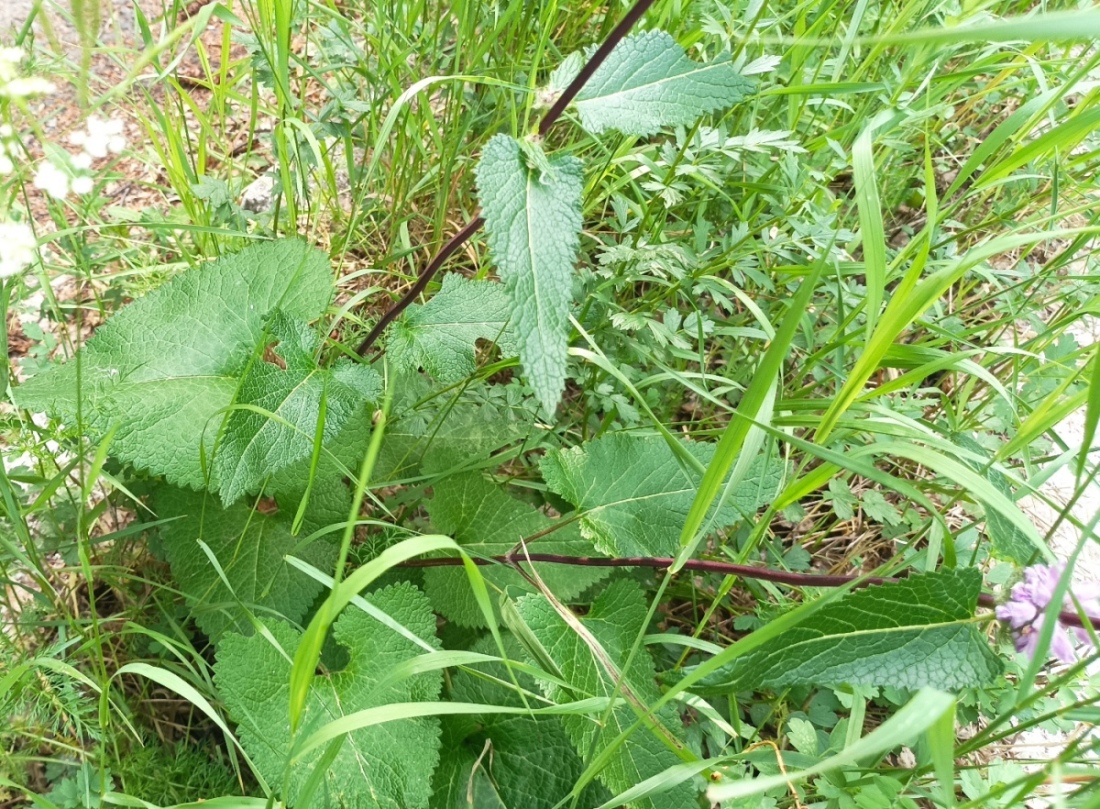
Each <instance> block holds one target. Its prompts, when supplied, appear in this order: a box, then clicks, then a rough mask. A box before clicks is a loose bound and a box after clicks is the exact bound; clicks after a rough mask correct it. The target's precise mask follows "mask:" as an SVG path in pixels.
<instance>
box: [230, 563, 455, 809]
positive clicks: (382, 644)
mask: <svg viewBox="0 0 1100 809" xmlns="http://www.w3.org/2000/svg"><path fill="white" fill-rule="evenodd" d="M370 600H371V602H372V603H373V604H374V605H375V606H376V607H378V608H379V609H380V610H382V611H383V612H385V613H386V614H388V615H389V616H391V617H392V618H394V619H396V620H397V621H399V622H400V623H401V624H402V625H403V626H404V627H405V628H406V629H408V630H410V631H411V632H413V633H415V634H416V635H418V636H419V637H421V638H423V639H424V640H426V641H429V642H431V643H432V644H433V645H435V646H438V641H436V639H435V616H434V615H432V611H431V607H430V606H429V604H428V600H427V598H426V597H425V596H424V595H423V593H421V592H420V591H419V590H417V589H416V588H415V587H413V586H412V585H410V584H399V585H393V586H390V587H387V588H385V589H383V590H381V591H379V592H377V593H374V594H372V595H371V596H370ZM269 628H270V630H271V634H272V635H273V636H274V637H275V639H276V640H277V641H278V642H279V644H280V646H281V647H282V651H279V650H278V649H276V648H275V647H274V646H273V645H272V644H271V643H270V642H269V641H268V640H267V639H266V638H265V637H264V636H263V635H260V634H256V635H252V636H251V637H243V636H241V635H236V634H229V635H226V637H225V638H224V639H223V640H222V642H221V644H220V645H219V647H218V660H217V663H216V664H215V668H214V670H215V676H216V682H217V685H218V688H219V689H220V691H221V694H222V698H223V699H224V700H225V704H226V706H227V708H228V709H229V713H230V715H231V716H232V717H234V718H235V719H236V720H237V721H238V722H239V727H238V735H239V737H240V739H241V743H242V745H243V746H244V748H245V750H247V751H248V752H249V754H250V755H251V756H252V759H253V761H254V762H255V763H256V766H257V768H258V769H259V771H260V773H261V774H262V775H263V776H264V778H265V779H266V780H267V781H268V782H269V783H271V784H273V785H281V784H283V773H284V769H285V767H286V766H287V759H288V754H289V752H290V744H291V732H290V720H289V717H288V714H287V705H288V704H289V701H290V693H289V685H288V683H289V674H290V661H289V659H288V657H287V656H290V657H293V655H294V652H295V650H296V648H297V645H298V641H299V638H300V633H299V632H297V631H296V630H295V629H293V628H291V627H290V626H289V625H287V624H284V623H281V622H274V623H271V624H270V625H269ZM333 637H334V638H335V640H336V642H337V643H338V644H340V645H341V646H343V647H344V648H345V649H346V650H347V653H348V663H347V665H346V666H345V667H344V668H343V669H341V670H340V671H334V672H329V673H327V675H325V676H319V677H316V678H314V680H313V684H312V685H311V686H310V690H309V694H308V697H307V701H306V706H305V711H304V714H303V718H302V724H301V726H300V728H299V733H300V734H302V736H303V737H306V736H309V735H310V734H311V733H312V732H313V731H316V730H318V729H319V728H321V727H322V726H324V725H327V724H328V723H330V722H332V721H334V720H338V719H340V718H341V717H344V716H346V715H348V714H351V713H354V712H355V711H360V710H364V709H367V708H372V707H376V706H382V705H389V704H392V703H400V702H425V701H433V700H435V699H437V698H438V696H439V691H440V687H441V683H442V674H441V673H440V672H439V671H430V672H423V673H420V674H415V675H413V676H410V677H407V678H405V679H402V680H400V681H398V682H389V683H384V682H382V681H383V680H384V679H385V678H386V675H387V674H388V673H389V672H390V671H391V670H392V669H393V668H394V667H396V666H398V665H400V664H402V663H404V662H405V661H408V660H410V659H411V658H413V657H416V656H418V655H420V654H422V653H423V650H422V649H421V648H420V647H419V646H417V645H416V644H414V643H413V642H412V641H410V640H409V639H408V638H405V637H402V636H401V635H400V634H398V633H397V632H395V631H393V630H392V629H389V628H387V627H386V626H384V625H383V624H381V623H379V622H378V621H376V620H375V619H374V618H371V617H370V616H369V615H367V614H366V613H365V612H362V611H361V610H357V609H349V610H346V611H344V612H343V613H342V614H341V615H340V617H339V618H338V619H337V620H336V623H335V624H334V626H333ZM284 653H285V655H284ZM322 755H323V751H322V750H320V749H318V750H314V751H311V753H309V754H306V755H305V756H304V757H303V759H302V760H299V761H297V762H296V763H295V764H293V765H291V771H290V773H289V789H288V793H287V794H285V795H282V798H283V800H284V802H285V803H286V804H287V805H291V806H293V805H295V804H297V803H298V800H297V799H298V795H299V792H300V791H301V789H302V787H303V786H304V784H305V782H306V780H307V779H308V778H309V775H310V772H311V770H312V769H313V767H314V765H316V763H317V762H318V761H319V760H320V759H321V757H322ZM438 761H439V720H438V719H435V718H413V719H401V720H397V721H392V722H386V723H383V724H377V725H373V726H371V727H367V728H361V729H359V730H356V731H353V732H352V733H350V734H349V735H348V736H347V737H346V738H345V739H344V741H343V744H342V745H341V746H340V749H339V752H338V753H337V754H336V758H335V760H334V761H333V762H332V763H331V764H330V765H329V766H328V768H327V771H326V772H325V774H324V778H323V781H322V784H321V786H320V787H319V789H318V791H317V792H316V793H315V794H314V800H315V801H318V802H320V803H321V804H322V805H324V806H330V807H362V809H367V808H368V807H370V809H374V808H375V807H385V809H420V807H426V806H427V805H428V799H429V797H430V795H431V788H430V783H431V774H432V771H433V770H434V769H435V766H436V763H437V762H438ZM314 805H316V804H314Z"/></svg>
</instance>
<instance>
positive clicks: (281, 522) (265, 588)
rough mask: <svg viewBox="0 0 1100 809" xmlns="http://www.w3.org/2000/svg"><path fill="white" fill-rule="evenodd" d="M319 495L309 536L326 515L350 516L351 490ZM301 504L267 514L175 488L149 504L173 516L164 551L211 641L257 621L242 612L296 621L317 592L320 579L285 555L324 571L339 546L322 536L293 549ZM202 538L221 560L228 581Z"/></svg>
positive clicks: (164, 533) (164, 489) (160, 490)
mask: <svg viewBox="0 0 1100 809" xmlns="http://www.w3.org/2000/svg"><path fill="white" fill-rule="evenodd" d="M336 485H338V486H339V485H341V484H336ZM314 495H315V496H314V497H312V498H311V509H310V511H311V512H313V513H312V515H311V516H312V520H311V521H310V522H309V523H308V524H307V526H306V533H307V534H308V533H309V531H310V530H311V529H312V528H314V527H320V525H318V523H319V522H321V521H324V522H325V523H327V522H329V521H333V522H335V521H336V520H342V519H346V517H347V506H346V505H344V500H346V499H347V492H346V489H345V490H344V491H343V492H332V493H329V492H328V491H317V492H315V493H314ZM325 495H329V496H328V497H326V496H325ZM296 505H297V503H296V502H294V499H293V498H290V499H289V500H288V506H291V508H288V509H287V511H285V512H284V511H280V512H279V513H276V514H270V515H269V514H263V513H261V512H259V511H253V510H252V509H251V508H250V507H249V506H246V505H244V504H241V503H238V504H236V505H232V506H229V507H228V508H223V507H222V506H221V504H220V503H218V502H217V501H216V500H215V499H214V498H212V497H210V496H208V495H206V494H203V493H198V492H193V491H189V490H186V489H179V488H176V487H174V486H159V487H157V489H156V490H155V491H154V494H153V498H152V506H153V508H154V510H155V511H156V514H157V516H158V517H159V518H161V519H169V520H172V521H171V522H168V523H165V524H164V525H163V526H162V527H161V529H160V541H161V544H162V546H163V549H164V555H165V557H166V558H167V559H168V564H169V565H170V566H171V568H172V575H173V576H174V577H175V579H176V583H177V585H178V586H179V589H180V590H181V591H182V592H183V593H184V594H185V595H186V596H187V600H188V602H189V603H190V604H191V610H192V613H193V615H194V617H195V623H196V624H198V625H199V628H200V629H202V631H203V632H205V633H206V634H207V635H209V636H210V637H211V638H212V639H214V640H218V639H219V638H220V637H221V636H222V634H223V633H224V632H226V631H227V630H234V631H237V632H242V633H250V632H251V631H252V625H251V623H250V621H249V619H248V615H247V613H246V612H245V610H248V611H250V612H251V613H252V614H254V615H256V616H257V617H259V618H262V619H268V618H271V617H273V616H281V617H283V618H286V619H287V620H288V621H295V622H296V621H299V620H301V619H302V618H303V617H304V616H305V614H306V610H308V609H309V607H310V605H311V604H312V603H313V601H314V599H315V598H316V597H317V596H318V595H319V594H320V592H321V589H322V587H321V585H320V584H319V583H317V582H315V581H314V580H313V579H311V578H309V577H308V576H306V575H305V574H304V573H302V572H301V571H299V570H297V569H295V568H293V567H291V566H290V565H289V564H287V562H286V561H285V559H284V557H285V556H286V555H287V554H289V553H292V552H293V553H294V554H295V555H296V556H298V557H299V558H301V559H303V560H304V561H306V562H309V563H310V564H312V565H314V566H315V567H317V568H319V569H321V570H332V568H333V566H334V565H335V564H336V556H337V550H336V546H335V545H334V544H333V543H332V541H331V540H323V539H322V540H317V541H314V542H312V543H310V544H309V545H308V546H306V547H305V548H302V549H301V550H295V547H296V546H297V544H298V542H299V540H301V539H302V536H297V537H295V536H292V535H291V533H290V526H291V517H292V515H293V514H294V509H293V508H292V507H293V506H296ZM325 505H327V506H328V508H327V509H326V508H325ZM337 509H342V511H343V513H342V514H341V513H339V511H337ZM334 512H335V513H334ZM172 518H178V519H172ZM199 540H202V541H203V542H205V543H206V545H207V546H208V547H209V548H210V550H211V552H212V553H213V554H214V557H215V558H216V559H217V560H218V564H219V565H220V566H221V568H222V572H223V573H224V574H225V578H226V579H227V580H228V582H229V585H230V586H229V587H226V584H225V582H223V581H222V579H221V577H220V576H219V575H218V571H217V569H216V568H215V567H214V565H213V563H212V562H211V561H210V558H209V557H208V556H207V555H206V553H205V552H204V551H203V549H202V547H201V546H200V545H199ZM230 588H231V589H230Z"/></svg>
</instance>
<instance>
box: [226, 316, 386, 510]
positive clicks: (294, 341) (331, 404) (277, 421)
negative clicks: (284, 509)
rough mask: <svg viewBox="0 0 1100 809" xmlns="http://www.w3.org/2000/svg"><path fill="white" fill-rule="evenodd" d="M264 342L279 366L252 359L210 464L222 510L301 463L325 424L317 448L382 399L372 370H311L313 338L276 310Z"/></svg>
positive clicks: (347, 365) (344, 364)
mask: <svg viewBox="0 0 1100 809" xmlns="http://www.w3.org/2000/svg"><path fill="white" fill-rule="evenodd" d="M267 326H268V334H267V337H268V339H269V340H272V341H274V342H275V344H276V345H275V346H274V353H275V354H276V355H277V357H278V358H279V359H281V361H282V362H281V363H278V362H276V361H270V362H269V361H266V360H263V359H259V358H257V359H255V360H254V361H253V362H252V363H251V364H250V365H249V367H248V370H247V371H246V372H245V375H244V379H243V380H242V381H241V385H240V389H239V390H238V393H237V396H236V399H235V402H234V403H235V404H237V405H248V406H249V407H242V408H237V409H235V410H234V411H233V412H232V414H231V415H230V417H229V420H228V422H227V423H226V426H225V434H224V435H223V436H222V439H221V443H220V444H219V446H218V452H217V455H216V456H215V460H214V472H215V475H214V477H215V480H216V481H217V485H218V492H219V494H221V496H222V499H223V500H224V501H225V502H226V503H227V504H228V503H232V502H234V501H235V500H237V499H238V498H239V497H241V496H242V495H245V494H250V493H253V492H256V491H257V490H258V489H259V488H260V486H261V484H262V483H263V482H264V481H265V480H267V479H268V478H269V477H271V475H273V474H275V473H277V472H279V471H280V470H282V469H285V468H287V467H289V466H290V465H291V464H294V463H295V462H297V461H300V460H301V459H303V458H306V457H308V456H309V455H310V454H311V452H312V451H313V445H314V437H315V432H316V430H317V428H318V425H319V423H320V422H321V421H322V419H323V420H324V425H323V428H322V437H323V438H322V440H323V441H325V442H331V441H332V439H333V438H334V437H335V436H336V435H337V433H338V432H339V431H340V430H341V429H342V428H343V426H344V425H345V424H347V423H348V421H349V419H351V418H352V416H354V415H356V414H358V413H359V412H360V410H361V408H362V407H363V404H364V402H368V401H374V400H376V399H377V398H378V396H379V395H380V394H381V392H382V380H381V377H379V375H378V372H377V371H375V370H374V369H372V368H370V367H368V366H365V365H360V364H358V363H353V362H351V361H349V360H347V359H340V360H338V361H337V362H336V363H335V365H333V367H332V368H321V367H319V366H318V365H317V358H316V352H317V349H318V347H319V345H320V340H319V339H318V338H317V335H316V334H315V333H314V332H313V331H312V330H311V329H310V328H309V327H308V326H306V325H305V324H304V323H301V322H299V321H293V320H290V319H289V318H288V317H286V315H285V314H283V312H282V311H281V310H275V311H274V312H272V313H271V315H270V317H269V318H268V321H267Z"/></svg>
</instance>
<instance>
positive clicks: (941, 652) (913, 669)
mask: <svg viewBox="0 0 1100 809" xmlns="http://www.w3.org/2000/svg"><path fill="white" fill-rule="evenodd" d="M981 584H982V577H981V573H980V572H979V571H978V570H977V569H975V568H964V569H961V570H943V571H939V572H936V573H924V574H920V575H913V576H910V577H909V578H907V579H904V580H902V581H900V582H897V583H894V584H883V585H879V586H875V587H868V588H866V589H864V590H857V591H855V592H853V593H849V594H847V595H845V596H844V597H843V598H841V599H840V600H839V601H837V602H836V603H833V604H826V605H825V606H824V607H822V608H821V609H820V610H818V611H817V612H816V613H814V614H813V615H812V616H811V617H810V618H808V619H806V620H805V621H803V622H802V623H801V624H799V625H798V626H796V627H795V628H793V629H791V630H789V631H788V632H784V633H783V634H781V635H779V636H778V637H776V638H774V639H773V640H771V641H768V642H767V643H765V644H764V645H763V646H761V647H760V648H758V649H756V650H754V651H752V652H750V653H748V654H746V655H744V656H743V657H740V658H738V659H737V660H736V662H734V663H733V664H732V665H731V666H729V667H727V668H725V669H721V670H719V671H718V672H715V673H714V674H713V675H711V676H710V677H708V678H706V679H705V680H703V682H702V684H701V685H700V686H697V687H696V688H695V689H693V690H698V691H700V692H723V693H728V692H730V691H739V690H747V689H759V688H770V689H778V688H784V687H787V686H791V685H800V684H815V685H842V684H851V685H892V686H897V687H898V688H908V689H917V688H922V687H925V686H929V687H931V688H937V689H941V690H944V691H957V690H959V689H960V688H967V687H970V686H976V685H981V684H982V683H987V682H989V681H990V680H992V679H993V678H994V677H995V676H996V675H997V674H998V673H1000V671H1001V663H1000V660H999V658H998V657H997V656H996V655H995V654H993V651H992V650H991V649H990V648H989V643H988V642H987V641H986V640H985V638H984V636H983V635H982V633H981V632H980V631H979V630H978V627H977V626H976V625H975V624H974V622H973V617H974V609H975V607H976V605H977V602H978V593H979V592H980V591H981Z"/></svg>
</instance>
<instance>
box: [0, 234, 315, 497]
mask: <svg viewBox="0 0 1100 809" xmlns="http://www.w3.org/2000/svg"><path fill="white" fill-rule="evenodd" d="M332 290H333V287H332V275H331V270H330V268H329V264H328V259H327V258H326V256H325V255H324V253H321V252H320V251H318V250H315V249H314V248H312V247H310V246H308V245H307V244H305V243H304V242H300V241H294V240H283V241H277V242H266V243H263V244H258V245H254V246H251V247H248V248H246V249H245V250H242V251H241V252H239V253H237V254H235V255H231V256H226V257H223V258H220V259H218V260H217V261H213V262H211V263H209V264H205V265H203V266H201V267H196V268H194V269H191V270H188V271H187V272H184V273H182V274H180V275H177V276H176V277H175V278H173V279H172V280H170V281H168V282H167V283H166V284H164V285H163V286H162V287H160V288H159V289H156V290H154V291H153V292H151V293H149V294H148V295H146V296H145V297H143V298H141V299H140V300H138V301H136V302H135V303H132V304H130V305H129V306H126V307H124V308H123V309H121V310H120V311H119V312H117V313H116V314H115V315H114V316H113V317H111V319H110V320H108V321H107V322H106V323H105V324H103V326H101V327H100V328H99V330H98V331H97V332H96V334H95V336H94V337H92V339H90V340H89V341H88V342H87V344H85V345H84V347H83V348H82V349H81V356H80V362H79V368H80V374H81V378H80V380H79V381H80V385H79V394H80V397H81V399H82V401H81V402H80V404H81V408H82V416H83V419H84V424H85V426H86V428H87V429H88V430H89V431H90V432H91V433H92V434H93V435H97V436H102V435H104V434H106V433H107V431H108V430H110V429H111V427H112V426H115V425H117V431H116V432H115V434H114V437H113V440H112V442H111V454H112V455H113V456H114V457H115V458H117V459H119V460H121V461H124V462H127V463H131V464H133V465H134V466H135V467H137V468H139V469H143V470H147V471H149V472H152V473H153V474H157V475H163V476H164V477H165V479H166V480H168V482H169V483H173V484H176V485H178V486H186V487H190V488H195V489H197V488H199V487H201V486H203V485H204V479H203V470H202V462H201V459H200V457H199V453H200V444H205V447H206V450H207V452H209V451H210V450H211V448H212V447H213V445H214V437H215V435H216V433H217V430H218V428H219V426H220V425H221V417H220V415H218V414H219V412H220V411H221V410H222V409H223V408H225V407H226V406H227V405H229V404H230V402H231V401H232V399H233V394H234V392H235V391H236V389H237V385H238V379H239V377H240V375H241V374H242V373H243V372H244V369H245V368H246V366H247V365H248V363H249V361H250V358H251V357H252V354H253V351H254V350H255V348H256V345H257V343H258V341H259V340H260V339H261V338H262V335H263V333H264V317H265V316H266V315H267V314H268V313H269V312H271V311H272V310H274V309H275V308H276V307H278V308H280V309H282V310H283V311H284V312H285V313H286V314H287V315H288V316H289V317H291V318H295V319H299V320H303V321H309V320H313V319H314V318H316V317H318V316H319V315H321V314H322V313H323V312H324V310H325V307H326V306H327V305H328V302H329V300H330V299H331V298H332ZM77 366H78V363H77V362H75V361H70V362H68V363H65V364H63V365H56V366H51V367H50V368H48V369H46V370H45V371H43V372H42V373H40V374H38V375H37V376H35V377H33V378H32V379H30V380H28V381H27V382H25V383H24V384H23V385H21V386H19V387H18V388H17V389H16V391H15V399H16V402H17V404H18V405H19V406H20V407H25V408H27V409H28V410H36V411H44V412H47V413H49V414H51V415H53V416H56V417H59V418H63V419H66V420H72V419H74V418H75V414H76V411H77V392H78V385H77Z"/></svg>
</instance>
